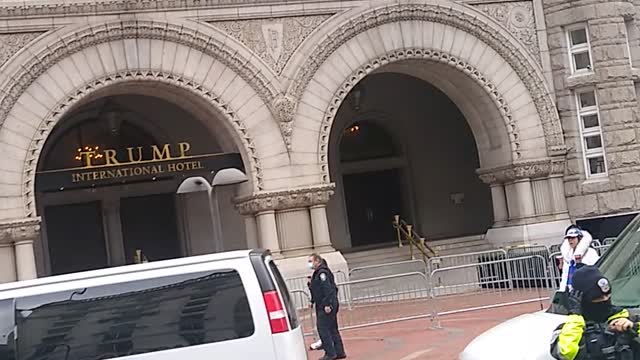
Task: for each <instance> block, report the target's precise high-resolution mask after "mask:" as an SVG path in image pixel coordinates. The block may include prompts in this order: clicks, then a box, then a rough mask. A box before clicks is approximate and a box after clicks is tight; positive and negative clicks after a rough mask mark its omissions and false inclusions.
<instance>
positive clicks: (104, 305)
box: [0, 270, 254, 360]
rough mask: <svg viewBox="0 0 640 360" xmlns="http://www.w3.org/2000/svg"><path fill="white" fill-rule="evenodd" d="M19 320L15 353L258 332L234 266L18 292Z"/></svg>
mask: <svg viewBox="0 0 640 360" xmlns="http://www.w3.org/2000/svg"><path fill="white" fill-rule="evenodd" d="M15 323H16V324H17V329H18V333H22V334H29V336H22V337H18V339H17V354H18V360H26V359H35V358H38V359H44V358H47V359H49V360H64V359H105V358H115V357H122V356H128V355H134V354H143V353H149V352H155V351H162V350H168V349H173V348H179V347H185V346H194V345H201V344H207V343H215V342H220V341H227V340H233V339H239V338H244V337H249V336H251V335H252V334H253V332H254V325H253V318H252V314H251V309H250V307H249V301H248V298H247V295H246V293H245V290H244V288H243V286H242V281H241V279H240V275H239V274H238V272H236V271H235V270H217V271H214V272H206V273H194V274H183V275H175V276H171V277H164V278H155V279H146V280H141V281H132V282H126V283H119V284H112V285H104V286H96V287H92V288H88V289H77V290H76V291H65V292H59V293H50V294H44V295H37V296H30V297H25V298H19V299H17V301H16V319H15ZM7 349H8V348H7ZM1 350H2V347H0V351H1ZM3 359H4V358H3Z"/></svg>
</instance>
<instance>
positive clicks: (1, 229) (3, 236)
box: [0, 217, 40, 244]
mask: <svg viewBox="0 0 640 360" xmlns="http://www.w3.org/2000/svg"><path fill="white" fill-rule="evenodd" d="M39 236H40V218H39V217H37V218H29V219H18V220H9V221H6V222H1V223H0V244H12V243H17V242H21V241H29V240H31V241H35V240H36V239H37V238H38V237H39Z"/></svg>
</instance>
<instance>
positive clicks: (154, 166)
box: [38, 142, 243, 191]
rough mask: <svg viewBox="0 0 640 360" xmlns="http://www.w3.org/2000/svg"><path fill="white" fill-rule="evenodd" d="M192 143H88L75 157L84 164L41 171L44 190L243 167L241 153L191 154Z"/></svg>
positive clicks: (40, 178) (170, 176)
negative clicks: (117, 145)
mask: <svg viewBox="0 0 640 360" xmlns="http://www.w3.org/2000/svg"><path fill="white" fill-rule="evenodd" d="M190 150H191V144H190V143H189V142H179V143H177V144H163V145H151V146H149V147H142V146H136V147H127V148H126V151H122V150H121V151H120V153H118V151H117V150H116V149H104V150H103V149H100V147H98V146H94V147H91V146H85V147H82V148H78V149H77V153H76V156H75V160H77V161H80V162H81V164H82V165H81V166H79V167H74V168H70V169H60V170H46V171H40V172H38V175H39V176H38V180H40V181H39V182H40V184H39V185H41V187H44V188H45V189H44V191H51V190H64V189H65V188H75V187H87V186H89V187H94V186H97V185H114V184H120V183H126V182H140V181H155V180H158V179H162V178H173V177H176V176H185V175H186V174H188V173H194V172H199V173H206V172H209V173H211V172H215V171H217V170H219V169H222V168H226V167H236V168H238V169H241V170H242V169H243V166H242V159H241V158H240V155H239V154H236V153H229V154H207V155H191V154H190V153H189V152H190Z"/></svg>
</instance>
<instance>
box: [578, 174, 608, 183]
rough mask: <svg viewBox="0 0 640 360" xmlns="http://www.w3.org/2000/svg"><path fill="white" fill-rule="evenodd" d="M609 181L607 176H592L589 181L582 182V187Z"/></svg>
mask: <svg viewBox="0 0 640 360" xmlns="http://www.w3.org/2000/svg"><path fill="white" fill-rule="evenodd" d="M610 180H611V179H609V175H602V176H594V177H591V178H589V179H585V180H584V181H583V182H582V185H589V184H599V183H605V182H609V181H610Z"/></svg>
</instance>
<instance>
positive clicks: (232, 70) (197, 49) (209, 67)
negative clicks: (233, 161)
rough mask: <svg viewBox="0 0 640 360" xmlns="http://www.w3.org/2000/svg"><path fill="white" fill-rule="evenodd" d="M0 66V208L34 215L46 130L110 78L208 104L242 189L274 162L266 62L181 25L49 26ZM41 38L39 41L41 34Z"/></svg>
mask: <svg viewBox="0 0 640 360" xmlns="http://www.w3.org/2000/svg"><path fill="white" fill-rule="evenodd" d="M53 36H55V37H58V38H59V39H58V41H57V42H54V43H53V44H50V43H49V44H47V43H46V42H45V41H50V39H47V38H45V39H43V40H42V41H40V42H38V43H36V44H34V45H33V46H32V47H31V48H30V49H25V50H23V51H22V52H21V54H19V56H17V57H16V58H14V59H13V61H12V62H11V63H10V64H7V66H5V71H4V74H5V75H6V77H4V79H3V80H4V86H3V89H6V92H3V93H2V94H1V95H0V104H1V106H0V108H1V109H2V110H1V111H0V151H1V152H2V153H4V154H6V155H7V157H6V160H3V161H2V163H1V164H0V173H1V174H2V175H3V176H2V178H3V180H4V181H2V182H3V183H4V190H3V196H4V198H3V200H6V201H5V204H6V205H5V207H4V208H3V209H1V210H0V211H1V212H2V213H0V217H1V218H22V217H33V216H36V215H37V214H36V210H35V209H36V208H35V206H34V183H35V182H34V179H35V170H36V166H37V163H38V158H39V155H40V152H41V150H42V147H43V145H44V143H45V141H46V138H47V136H48V134H49V132H50V131H51V129H52V128H53V127H54V126H55V124H56V123H57V122H58V120H59V119H60V118H61V117H63V116H64V115H65V114H67V113H69V111H71V110H72V109H73V108H75V105H76V104H78V103H80V102H82V101H83V100H84V99H87V98H89V97H91V96H92V94H95V93H96V92H98V91H100V90H101V89H104V88H106V87H108V86H110V85H114V84H119V83H126V82H148V83H162V84H165V85H167V86H169V87H172V88H174V89H176V90H177V91H178V92H181V93H183V94H190V95H189V96H192V97H193V98H194V99H195V100H197V101H200V102H203V103H206V104H208V105H209V106H210V107H211V108H212V109H214V110H215V113H216V114H217V115H219V116H218V117H219V118H220V120H223V122H224V124H225V126H226V127H227V128H228V129H229V133H230V134H231V135H232V137H233V138H234V142H235V145H236V147H237V148H238V149H239V150H240V152H241V153H242V154H243V158H244V161H245V165H246V167H247V169H248V171H249V172H250V176H251V180H252V181H251V185H252V188H251V191H252V192H258V191H261V190H264V188H265V186H264V172H265V169H268V168H270V167H279V166H282V163H283V162H284V161H285V160H283V156H281V154H285V156H284V157H285V158H286V147H285V145H284V142H283V141H282V137H281V134H280V130H279V128H278V124H277V123H276V121H274V119H273V115H272V111H271V109H272V105H271V102H270V100H272V99H273V97H274V96H275V93H276V90H275V88H274V86H273V84H272V83H271V82H270V80H268V78H267V76H268V74H267V75H265V74H266V73H265V72H262V70H261V69H259V68H258V67H257V65H253V64H252V62H251V60H250V59H251V56H250V55H248V54H247V56H243V55H245V54H243V53H242V51H241V50H239V49H233V50H230V48H229V46H227V45H225V44H224V42H221V41H220V40H219V39H215V38H214V37H212V36H208V35H204V34H203V33H202V32H199V31H196V30H190V29H188V28H186V27H184V26H182V25H175V24H174V25H172V24H166V23H165V24H163V23H157V22H145V21H138V22H117V23H108V24H99V25H90V26H87V27H84V28H80V29H75V31H72V32H67V33H66V35H64V36H61V35H53ZM43 42H44V44H43V45H42V43H43Z"/></svg>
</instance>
